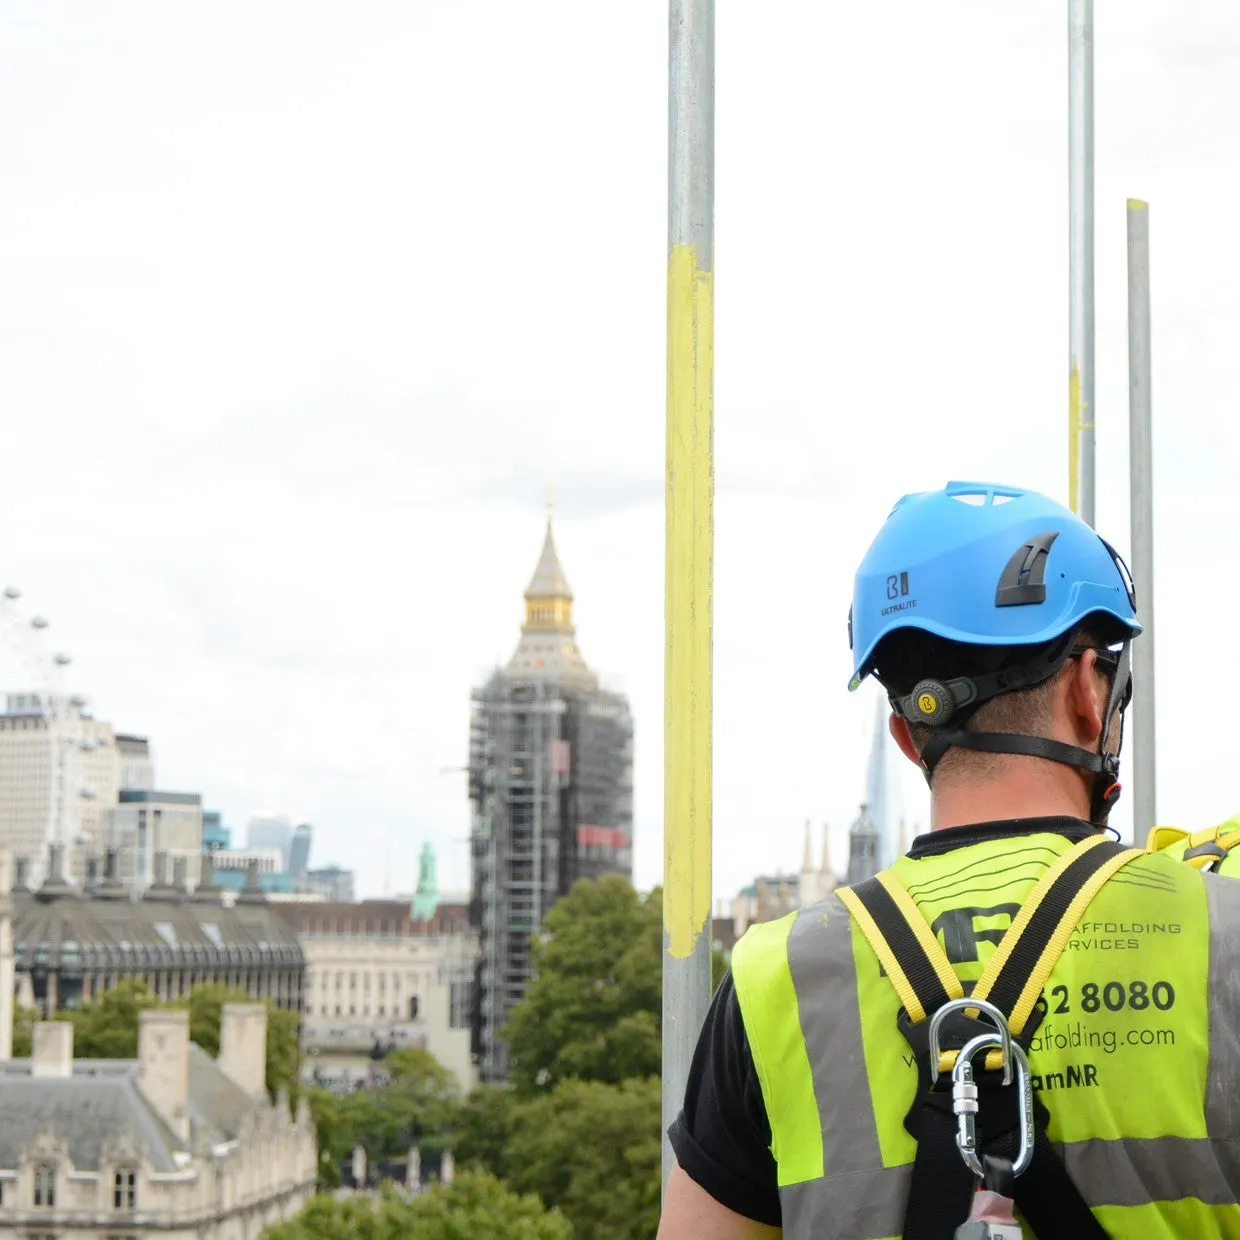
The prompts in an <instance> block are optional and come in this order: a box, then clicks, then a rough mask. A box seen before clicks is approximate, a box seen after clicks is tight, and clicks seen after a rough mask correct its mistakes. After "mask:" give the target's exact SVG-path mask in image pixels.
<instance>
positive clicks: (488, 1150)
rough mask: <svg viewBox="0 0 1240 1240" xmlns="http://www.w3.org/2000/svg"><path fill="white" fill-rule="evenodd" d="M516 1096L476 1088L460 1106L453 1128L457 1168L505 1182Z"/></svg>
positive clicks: (495, 1087)
mask: <svg viewBox="0 0 1240 1240" xmlns="http://www.w3.org/2000/svg"><path fill="white" fill-rule="evenodd" d="M516 1106H517V1101H516V1096H515V1095H514V1094H513V1092H512V1090H511V1089H509V1088H508V1087H507V1086H506V1085H478V1086H475V1088H474V1089H472V1090H470V1092H469V1096H468V1097H467V1098H466V1099H465V1101H464V1102H463V1103H462V1104H461V1106H460V1108H459V1110H458V1111H457V1114H456V1120H455V1123H454V1125H453V1127H454V1130H455V1132H454V1136H453V1139H452V1153H453V1155H454V1156H455V1157H456V1165H457V1166H458V1167H476V1168H478V1169H480V1170H482V1171H489V1172H490V1173H491V1174H492V1175H496V1176H499V1178H500V1179H504V1178H505V1177H506V1176H507V1174H508V1159H507V1150H508V1143H509V1141H510V1140H511V1139H512V1126H513V1122H514V1120H515V1117H516Z"/></svg>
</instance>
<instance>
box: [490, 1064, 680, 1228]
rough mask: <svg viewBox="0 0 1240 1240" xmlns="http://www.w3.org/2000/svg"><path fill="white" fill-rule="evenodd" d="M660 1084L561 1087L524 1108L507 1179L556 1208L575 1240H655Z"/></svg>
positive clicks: (517, 1117)
mask: <svg viewBox="0 0 1240 1240" xmlns="http://www.w3.org/2000/svg"><path fill="white" fill-rule="evenodd" d="M659 1099H660V1083H659V1081H658V1080H657V1079H655V1078H648V1079H641V1080H629V1081H624V1082H623V1083H622V1084H620V1085H607V1084H604V1083H603V1082H600V1081H571V1080H570V1081H561V1082H560V1084H558V1085H557V1086H556V1087H555V1089H554V1090H552V1091H551V1092H550V1093H548V1094H542V1095H540V1096H539V1097H536V1098H532V1099H530V1100H528V1101H526V1102H522V1103H520V1104H519V1105H518V1106H517V1107H516V1109H515V1112H514V1115H513V1124H512V1135H511V1139H510V1141H509V1143H508V1147H507V1151H506V1158H507V1179H508V1181H509V1183H511V1184H512V1186H513V1187H514V1188H516V1189H518V1190H519V1191H521V1192H531V1193H537V1194H538V1195H539V1197H541V1198H542V1200H543V1201H545V1202H546V1203H547V1204H548V1205H551V1206H558V1207H559V1208H560V1209H561V1210H563V1211H564V1214H565V1217H567V1218H568V1219H569V1221H570V1222H571V1223H572V1225H573V1234H574V1235H576V1236H583V1237H584V1236H589V1237H590V1240H653V1237H654V1234H655V1232H656V1231H657V1230H658V1224H659V1188H660V1169H659V1167H660V1158H661V1151H662V1139H661V1134H660V1129H661V1126H662V1124H661V1119H660V1103H659Z"/></svg>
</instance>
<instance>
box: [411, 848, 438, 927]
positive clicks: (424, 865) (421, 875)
mask: <svg viewBox="0 0 1240 1240" xmlns="http://www.w3.org/2000/svg"><path fill="white" fill-rule="evenodd" d="M435 871H436V861H435V849H434V846H433V845H432V844H431V843H430V842H429V841H428V842H427V843H425V844H423V845H422V855H421V857H420V858H419V859H418V889H417V892H416V893H415V894H414V897H413V905H412V907H411V908H410V913H411V915H412V916H413V919H414V921H430V920H431V919H432V918H433V917H434V916H435V910H436V909H438V907H439V879H438V878H437V877H436V873H435Z"/></svg>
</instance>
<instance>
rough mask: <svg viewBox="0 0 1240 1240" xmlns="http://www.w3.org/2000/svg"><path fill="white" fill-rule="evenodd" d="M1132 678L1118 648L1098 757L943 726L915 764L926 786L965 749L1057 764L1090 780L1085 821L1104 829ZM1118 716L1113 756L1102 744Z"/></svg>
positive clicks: (1116, 793) (1073, 748) (1127, 649)
mask: <svg viewBox="0 0 1240 1240" xmlns="http://www.w3.org/2000/svg"><path fill="white" fill-rule="evenodd" d="M1131 679H1132V654H1131V646H1130V644H1129V643H1128V642H1125V643H1124V646H1123V649H1122V650H1121V652H1120V656H1119V664H1118V666H1117V667H1116V669H1115V675H1114V676H1113V677H1112V680H1111V692H1110V695H1109V696H1108V699H1107V708H1106V714H1105V715H1104V716H1103V718H1104V720H1105V723H1104V725H1103V730H1102V737H1101V739H1100V741H1099V752H1097V753H1093V752H1091V751H1090V750H1088V749H1082V748H1080V746H1078V745H1068V744H1065V743H1064V742H1063V741H1053V740H1051V739H1050V738H1049V737H1044V736H1024V735H1021V734H1019V733H1013V732H968V731H966V730H965V729H964V728H962V727H960V726H958V725H956V724H949V725H947V726H945V727H940V728H935V730H934V735H933V736H932V737H931V738H930V741H929V743H928V744H927V745H926V748H925V749H924V750H923V752H922V755H921V764H922V767H923V769H924V773H925V776H926V782H927V783H929V782H930V779H931V777H932V776H933V774H934V768H935V767H936V766H938V764H939V762H940V761H941V759H942V758H943V755H944V754H945V753H946V752H947V751H948V750H949V749H952V748H957V749H971V750H973V751H974V752H976V753H998V754H1020V755H1023V756H1026V757H1030V758H1045V759H1046V760H1047V761H1049V762H1060V763H1062V764H1063V765H1065V766H1074V767H1076V768H1077V769H1078V770H1082V771H1086V772H1088V773H1089V774H1090V775H1092V776H1093V779H1092V781H1091V784H1092V786H1091V790H1090V801H1089V820H1090V822H1092V823H1093V824H1094V825H1095V826H1097V827H1105V826H1106V825H1107V819H1108V818H1109V817H1110V814H1111V810H1112V809H1114V807H1115V803H1116V801H1118V800H1119V797H1120V792H1121V788H1120V783H1119V750H1120V749H1122V748H1123V744H1124V712H1123V706H1124V705H1125V704H1126V703H1125V697H1126V695H1127V693H1128V687H1129V683H1130V681H1131ZM1117 712H1118V713H1119V726H1120V736H1119V746H1118V748H1117V749H1116V752H1115V753H1108V752H1107V751H1106V743H1107V740H1108V738H1109V735H1110V731H1111V726H1110V725H1111V720H1112V719H1114V718H1115V715H1116V713H1117Z"/></svg>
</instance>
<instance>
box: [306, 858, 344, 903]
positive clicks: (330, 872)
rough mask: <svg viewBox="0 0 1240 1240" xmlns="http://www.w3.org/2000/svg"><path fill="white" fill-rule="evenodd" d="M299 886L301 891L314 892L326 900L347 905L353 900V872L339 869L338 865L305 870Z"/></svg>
mask: <svg viewBox="0 0 1240 1240" xmlns="http://www.w3.org/2000/svg"><path fill="white" fill-rule="evenodd" d="M299 885H300V887H301V889H302V890H303V891H312V892H316V893H317V894H318V895H321V896H322V897H323V898H324V899H326V900H336V901H339V902H342V903H348V902H349V901H350V900H352V899H354V879H353V871H352V870H344V869H341V868H340V866H338V865H328V866H324V867H323V868H322V869H320V870H307V871H306V872H305V874H304V875H303V876H302V878H301V880H300V883H299Z"/></svg>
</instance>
